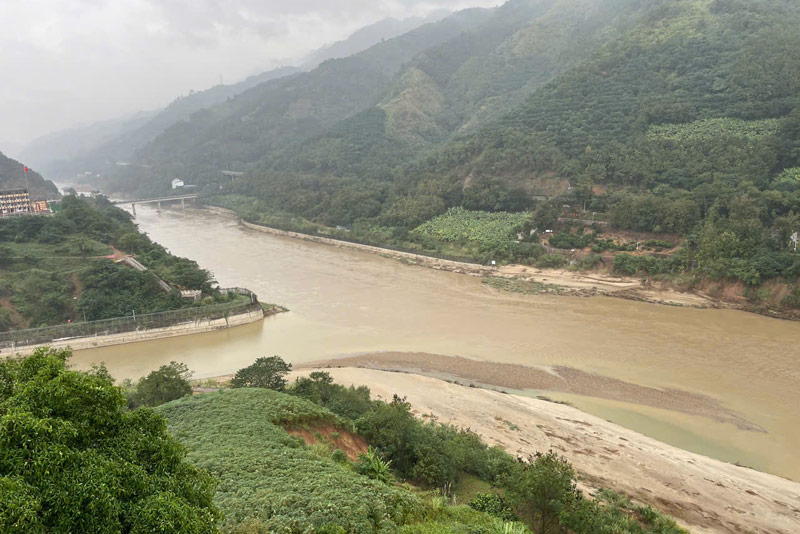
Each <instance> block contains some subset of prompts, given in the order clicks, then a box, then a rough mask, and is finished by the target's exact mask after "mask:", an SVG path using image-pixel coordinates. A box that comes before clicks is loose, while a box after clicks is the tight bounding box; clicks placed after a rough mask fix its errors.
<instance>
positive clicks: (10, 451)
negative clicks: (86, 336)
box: [0, 349, 219, 534]
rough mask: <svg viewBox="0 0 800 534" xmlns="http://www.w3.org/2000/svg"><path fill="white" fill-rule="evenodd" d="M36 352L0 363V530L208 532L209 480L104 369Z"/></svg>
mask: <svg viewBox="0 0 800 534" xmlns="http://www.w3.org/2000/svg"><path fill="white" fill-rule="evenodd" d="M70 355H71V353H70V352H69V351H68V350H67V351H56V350H49V349H38V350H37V351H36V352H34V354H33V355H31V356H29V357H27V358H24V359H19V360H18V359H7V360H3V361H0V414H3V416H2V419H0V531H2V532H32V533H44V532H48V533H49V532H52V533H56V534H58V533H69V532H131V533H145V532H186V533H187V534H191V533H196V534H201V533H202V534H205V533H209V534H210V533H213V532H216V531H217V528H216V524H217V521H218V519H219V513H218V511H217V509H216V508H215V506H214V505H213V504H212V497H213V494H214V483H213V481H212V479H211V477H209V476H208V475H207V474H205V473H204V472H202V471H200V470H198V469H197V468H195V467H192V466H191V465H189V464H188V463H186V462H185V450H184V448H183V447H182V446H181V445H180V444H179V443H178V442H177V441H176V440H175V439H174V438H173V437H172V436H171V435H170V434H169V433H168V432H167V428H166V422H165V421H164V419H163V418H162V417H161V416H159V415H157V414H155V413H154V412H153V411H152V410H134V411H129V410H127V409H125V408H124V406H125V399H124V398H123V396H122V393H121V391H120V389H119V388H117V387H114V385H113V383H112V382H111V381H110V380H109V378H108V376H107V372H98V373H94V372H93V373H84V372H78V371H71V370H69V369H67V365H66V361H67V359H68V358H69V357H70Z"/></svg>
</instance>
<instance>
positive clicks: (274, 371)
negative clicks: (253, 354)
mask: <svg viewBox="0 0 800 534" xmlns="http://www.w3.org/2000/svg"><path fill="white" fill-rule="evenodd" d="M291 370H292V364H290V363H286V362H285V361H283V359H282V358H281V357H280V356H270V357H269V358H267V357H262V358H258V359H257V360H256V361H255V363H253V364H252V365H250V366H248V367H245V368H244V369H239V370H238V371H236V376H234V377H233V380H231V387H234V388H266V389H274V390H275V391H283V390H284V388H285V387H286V375H288V374H289V372H291Z"/></svg>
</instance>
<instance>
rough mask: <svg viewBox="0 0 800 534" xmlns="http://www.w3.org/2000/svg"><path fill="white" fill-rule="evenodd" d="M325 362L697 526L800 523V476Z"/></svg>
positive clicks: (506, 399) (472, 393)
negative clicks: (555, 458)
mask: <svg viewBox="0 0 800 534" xmlns="http://www.w3.org/2000/svg"><path fill="white" fill-rule="evenodd" d="M313 370H314V368H308V369H306V368H304V369H302V370H299V371H297V372H295V373H294V375H295V376H299V375H306V374H308V373H310V372H312V371H313ZM322 370H324V371H326V372H329V373H331V375H332V376H333V378H334V380H335V381H336V382H337V383H340V384H344V385H354V386H359V385H367V386H369V388H370V390H371V392H372V395H373V397H374V398H381V399H384V400H387V401H388V400H391V398H392V395H393V394H395V393H398V394H400V395H402V396H405V397H406V398H407V400H408V401H409V402H410V403H411V405H412V406H413V409H414V411H415V413H416V414H417V415H418V416H420V417H424V418H429V417H431V416H435V418H436V420H437V421H439V422H441V423H449V424H454V425H456V426H459V427H462V428H469V429H471V430H472V431H473V432H475V433H477V434H478V435H479V436H480V437H481V438H482V439H483V440H484V441H485V442H487V443H489V444H491V445H497V446H500V447H502V448H504V449H505V450H506V451H508V452H509V453H511V454H515V455H518V456H521V457H527V456H528V455H530V454H534V453H535V452H541V451H547V450H554V451H556V452H558V453H560V454H562V455H564V456H565V457H566V458H567V459H568V460H569V461H570V462H571V463H572V464H573V465H574V467H575V468H576V470H577V471H578V472H579V473H580V475H581V487H582V489H586V490H591V489H593V488H596V487H608V488H612V489H614V490H616V491H619V492H621V493H624V494H626V495H628V496H630V497H632V498H633V499H635V500H637V501H639V502H643V503H649V504H651V505H653V506H654V507H656V508H658V509H659V510H662V511H664V512H666V513H669V514H670V515H672V516H674V517H676V518H678V519H679V520H680V521H681V522H682V523H683V524H684V525H686V526H687V527H688V528H690V529H691V531H692V532H694V533H701V534H712V533H713V534H722V533H725V534H729V533H739V532H748V533H760V534H789V533H790V532H800V484H798V483H796V482H792V481H789V480H786V479H783V478H779V477H777V476H774V475H769V474H765V473H761V472H758V471H754V470H752V469H748V468H744V467H739V466H736V465H733V464H728V463H724V462H721V461H718V460H714V459H711V458H708V457H705V456H702V455H699V454H694V453H691V452H687V451H684V450H682V449H679V448H676V447H672V446H670V445H667V444H665V443H662V442H659V441H657V440H655V439H652V438H648V437H646V436H644V435H642V434H639V433H637V432H634V431H632V430H628V429H626V428H623V427H621V426H618V425H616V424H613V423H610V422H608V421H605V420H603V419H601V418H598V417H595V416H592V415H588V414H586V413H584V412H581V411H580V410H578V409H576V408H573V407H570V406H565V405H562V404H556V403H553V402H547V401H544V400H540V399H535V398H530V397H524V396H518V395H513V394H504V393H501V392H499V391H493V390H489V389H482V388H474V387H466V386H463V385H459V384H453V383H449V382H447V381H444V380H441V379H438V378H434V377H429V376H421V375H418V374H400V373H397V372H387V371H382V370H377V369H360V368H353V367H345V368H336V369H331V368H324V369H322Z"/></svg>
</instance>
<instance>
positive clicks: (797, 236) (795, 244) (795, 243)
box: [792, 232, 800, 253]
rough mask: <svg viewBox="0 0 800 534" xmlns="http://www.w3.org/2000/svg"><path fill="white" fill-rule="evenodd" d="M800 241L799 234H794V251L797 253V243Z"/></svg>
mask: <svg viewBox="0 0 800 534" xmlns="http://www.w3.org/2000/svg"><path fill="white" fill-rule="evenodd" d="M798 240H800V236H799V235H798V232H795V233H793V234H792V243H794V251H795V253H797V241H798Z"/></svg>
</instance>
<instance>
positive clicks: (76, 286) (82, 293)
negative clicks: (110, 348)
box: [0, 196, 220, 331]
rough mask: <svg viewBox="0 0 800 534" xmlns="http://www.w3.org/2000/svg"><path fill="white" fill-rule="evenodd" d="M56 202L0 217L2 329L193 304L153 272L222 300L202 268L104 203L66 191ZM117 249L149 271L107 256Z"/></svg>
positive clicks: (120, 211)
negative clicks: (43, 210) (53, 209)
mask: <svg viewBox="0 0 800 534" xmlns="http://www.w3.org/2000/svg"><path fill="white" fill-rule="evenodd" d="M62 207H63V209H62V210H61V211H60V212H58V213H57V214H56V215H53V216H28V217H13V218H4V219H0V331H6V330H9V329H18V328H28V327H39V326H49V325H56V324H62V323H66V322H67V321H72V322H75V321H82V320H87V321H92V320H96V319H107V318H112V317H121V316H127V315H131V313H132V312H135V313H138V314H144V313H149V312H156V311H163V310H170V309H176V308H181V307H185V306H189V305H191V304H190V303H189V302H188V301H186V300H184V299H182V298H181V297H180V294H179V293H178V292H177V291H171V292H165V291H164V290H163V289H162V288H161V287H160V286H159V283H158V278H156V276H154V274H155V275H157V276H158V277H159V278H161V279H162V280H165V281H167V282H169V283H172V284H174V285H175V286H177V287H185V288H191V289H200V290H203V291H204V292H205V293H206V295H207V296H209V297H210V298H211V299H212V300H214V299H215V298H217V299H218V298H220V297H215V294H216V290H215V289H213V288H212V285H211V284H212V281H211V276H210V274H209V273H208V272H207V271H205V270H203V269H200V268H199V267H198V266H197V264H196V263H195V262H193V261H191V260H187V259H185V258H178V257H175V256H173V255H171V254H169V253H168V252H167V251H166V250H165V249H164V248H163V247H162V246H160V245H158V244H156V243H153V242H152V241H151V240H150V239H149V238H148V237H147V236H146V235H144V234H142V233H140V232H139V231H138V229H137V228H136V225H135V224H134V223H133V222H132V221H131V217H130V215H129V214H128V213H127V212H125V211H123V210H121V209H119V208H117V207H115V206H113V205H112V204H111V203H110V202H109V201H108V200H106V199H103V198H100V199H96V200H89V199H81V198H76V197H74V196H68V197H64V199H63V201H62ZM115 248H116V249H119V250H122V251H125V252H127V253H129V254H135V255H136V256H137V258H138V260H139V261H140V262H141V263H142V264H143V265H145V266H146V267H147V268H148V269H150V270H151V271H152V272H149V271H148V272H139V271H136V270H134V269H132V268H130V267H127V266H124V265H119V264H115V263H114V262H113V261H111V260H110V259H108V258H107V256H110V255H112V254H114V252H115V250H114V249H115ZM193 304H199V302H198V303H193Z"/></svg>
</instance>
